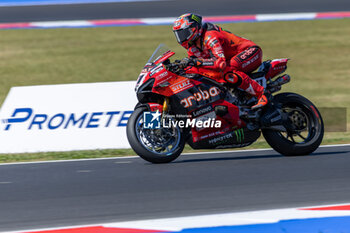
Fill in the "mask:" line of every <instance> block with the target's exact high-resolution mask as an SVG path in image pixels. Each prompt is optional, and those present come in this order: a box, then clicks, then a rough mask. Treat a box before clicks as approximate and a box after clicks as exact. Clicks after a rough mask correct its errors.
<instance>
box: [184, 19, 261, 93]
mask: <svg viewBox="0 0 350 233" xmlns="http://www.w3.org/2000/svg"><path fill="white" fill-rule="evenodd" d="M200 39H201V40H202V41H201V45H202V48H197V47H196V46H195V45H193V46H191V47H190V48H189V49H188V50H187V52H188V56H189V57H190V58H198V59H199V61H200V63H201V66H204V67H207V68H211V69H218V70H225V74H224V79H225V81H226V82H228V83H231V84H233V85H234V86H235V87H238V88H240V89H243V90H245V91H246V92H248V93H249V94H251V95H254V96H256V97H257V98H260V97H261V96H262V95H263V92H264V88H263V87H262V86H261V85H259V84H258V83H257V82H256V81H254V80H252V79H251V78H250V77H249V76H248V75H247V73H250V72H252V71H254V70H255V69H256V68H258V67H259V66H260V65H261V63H262V50H261V48H260V47H258V46H257V45H256V44H255V43H254V42H252V41H250V40H248V39H245V38H242V37H239V36H237V35H235V34H233V33H230V32H228V31H225V30H223V29H222V28H221V27H219V26H217V25H214V24H211V23H205V24H204V25H203V32H202V36H201V38H200Z"/></svg>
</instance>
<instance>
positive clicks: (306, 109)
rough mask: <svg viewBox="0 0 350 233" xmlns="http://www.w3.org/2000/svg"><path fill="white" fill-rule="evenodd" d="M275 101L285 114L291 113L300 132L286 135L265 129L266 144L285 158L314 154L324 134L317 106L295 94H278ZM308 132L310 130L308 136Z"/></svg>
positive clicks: (290, 115) (291, 132) (291, 119)
mask: <svg viewBox="0 0 350 233" xmlns="http://www.w3.org/2000/svg"><path fill="white" fill-rule="evenodd" d="M273 101H274V102H275V103H276V104H278V103H279V104H282V110H283V111H284V112H288V111H290V112H288V116H289V118H290V121H291V122H292V124H293V125H294V126H295V127H296V129H298V130H294V131H288V132H287V133H284V132H279V131H276V130H271V129H263V130H262V133H263V135H264V138H265V140H266V142H267V143H268V144H269V145H270V146H271V147H272V148H273V149H274V150H276V151H277V152H279V153H281V154H282V155H285V156H301V155H308V154H311V153H312V152H314V151H315V150H316V149H317V148H318V147H319V145H320V144H321V142H322V139H323V134H324V125H323V120H322V117H321V114H320V112H319V111H318V110H317V108H316V106H315V105H314V104H313V103H312V102H311V101H309V100H308V99H306V98H305V97H303V96H301V95H298V94H295V93H281V94H278V95H276V96H275V97H274V100H273ZM306 130H308V131H307V135H306V134H305V131H306ZM302 134H304V135H302ZM298 139H299V141H297V140H298ZM300 141H301V142H300Z"/></svg>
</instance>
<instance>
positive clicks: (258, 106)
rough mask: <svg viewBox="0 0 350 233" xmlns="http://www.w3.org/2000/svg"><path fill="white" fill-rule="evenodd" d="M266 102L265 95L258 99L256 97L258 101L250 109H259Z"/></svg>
mask: <svg viewBox="0 0 350 233" xmlns="http://www.w3.org/2000/svg"><path fill="white" fill-rule="evenodd" d="M266 104H267V98H266V96H265V95H262V96H261V97H260V98H259V99H258V103H257V104H255V105H253V106H252V107H251V109H252V110H256V109H259V108H262V107H264V106H265V105H266Z"/></svg>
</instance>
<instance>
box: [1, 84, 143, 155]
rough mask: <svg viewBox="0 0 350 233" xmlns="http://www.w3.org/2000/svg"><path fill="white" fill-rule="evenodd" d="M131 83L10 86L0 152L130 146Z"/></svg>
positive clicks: (2, 123)
mask: <svg viewBox="0 0 350 233" xmlns="http://www.w3.org/2000/svg"><path fill="white" fill-rule="evenodd" d="M134 87H135V82H109V83H91V84H67V85H45V86H28V87H14V88H12V89H11V90H10V93H9V94H8V96H7V98H6V100H5V102H4V104H3V106H2V108H1V111H0V119H1V123H0V153H21V152H39V151H70V150H90V149H115V148H129V143H128V141H127V138H126V128H125V126H126V124H127V121H128V118H129V116H130V115H131V113H132V111H133V109H134V106H135V105H136V103H137V99H136V94H135V92H134Z"/></svg>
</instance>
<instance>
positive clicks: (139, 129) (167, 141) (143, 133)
mask: <svg viewBox="0 0 350 233" xmlns="http://www.w3.org/2000/svg"><path fill="white" fill-rule="evenodd" d="M146 111H148V110H147V108H146V107H140V108H137V109H136V110H135V111H134V112H133V113H132V115H131V116H130V118H129V121H128V124H127V126H126V133H127V137H128V141H129V143H130V146H131V148H132V149H133V150H134V151H135V152H136V154H138V155H139V156H140V157H141V158H143V159H144V160H146V161H148V162H151V163H168V162H171V161H173V160H175V159H176V158H177V157H179V155H180V154H181V152H182V151H183V148H184V146H185V138H184V135H183V133H182V131H181V129H180V128H179V127H178V126H177V127H173V126H172V127H170V128H163V127H161V128H159V129H150V128H145V127H144V126H145V124H144V117H143V115H144V112H146Z"/></svg>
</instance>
